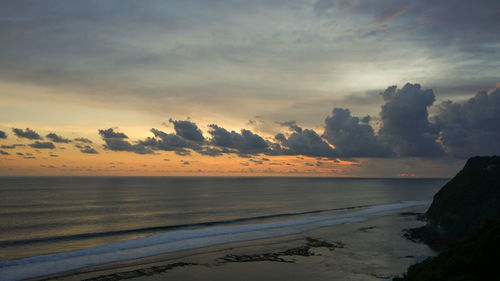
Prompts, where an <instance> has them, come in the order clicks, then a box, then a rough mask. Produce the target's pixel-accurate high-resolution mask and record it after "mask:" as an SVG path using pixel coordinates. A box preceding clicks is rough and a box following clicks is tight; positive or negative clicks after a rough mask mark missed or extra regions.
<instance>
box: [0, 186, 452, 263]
mask: <svg viewBox="0 0 500 281" xmlns="http://www.w3.org/2000/svg"><path fill="white" fill-rule="evenodd" d="M445 182H446V180H444V179H340V178H158V177H151V178H148V177H3V178H0V198H2V200H1V202H0V214H1V216H0V248H2V251H0V260H4V261H5V260H14V259H20V258H26V257H31V256H37V255H42V254H50V253H57V252H63V251H71V250H78V249H84V248H89V247H93V246H97V245H103V244H108V243H112V242H118V241H123V240H129V239H134V238H138V237H145V236H150V235H152V234H155V233H163V232H169V231H175V230H182V229H198V228H206V227H211V226H231V225H242V224H258V223H265V222H277V221H285V220H297V219H303V218H310V217H316V216H331V215H335V214H341V213H346V212H353V211H358V210H361V209H364V208H367V207H369V206H376V205H383V204H391V203H396V202H401V201H406V200H412V201H414V200H416V201H420V200H431V199H432V196H433V195H434V193H435V192H436V191H437V190H438V189H439V188H440V187H441V186H442V185H444V183H445Z"/></svg>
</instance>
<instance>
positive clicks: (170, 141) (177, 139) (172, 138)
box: [140, 128, 202, 155]
mask: <svg viewBox="0 0 500 281" xmlns="http://www.w3.org/2000/svg"><path fill="white" fill-rule="evenodd" d="M151 132H152V133H153V135H154V138H147V139H146V140H144V141H141V142H140V143H141V144H142V145H144V146H146V147H150V148H151V149H153V150H164V151H174V152H175V153H177V154H178V155H189V154H190V151H189V150H188V149H192V150H196V151H199V150H202V147H201V146H200V144H199V143H198V142H195V141H191V140H189V139H185V138H183V137H181V136H178V135H176V134H169V133H165V132H163V131H161V130H158V129H155V128H152V129H151Z"/></svg>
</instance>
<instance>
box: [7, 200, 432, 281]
mask: <svg viewBox="0 0 500 281" xmlns="http://www.w3.org/2000/svg"><path fill="white" fill-rule="evenodd" d="M429 204H430V201H405V202H400V203H395V204H387V205H377V206H369V208H367V209H364V210H361V211H357V212H352V213H346V214H340V215H334V216H319V217H309V218H304V219H295V220H285V221H276V222H267V223H254V224H238V225H224V224H234V223H241V222H248V221H252V220H257V219H268V218H274V217H287V216H296V215H307V214H315V213H322V212H326V211H332V210H339V209H330V210H317V211H309V212H303V213H286V214H280V215H270V216H260V217H252V218H243V219H235V220H228V221H218V222H210V223H200V224H185V225H175V226H164V227H162V228H160V229H157V228H144V229H132V230H123V231H124V232H125V233H130V231H152V230H154V231H157V230H158V231H161V230H171V231H169V232H165V233H160V234H155V235H151V236H148V237H142V238H137V239H132V240H126V241H121V242H116V243H110V244H106V245H101V246H96V247H93V248H87V249H82V250H76V251H69V252H62V253H56V254H49V255H41V256H35V257H30V258H24V259H19V260H12V261H4V262H0V276H2V280H5V281H15V280H24V279H28V278H35V277H40V276H44V275H49V274H56V273H61V272H65V271H70V270H74V269H78V268H83V267H89V266H95V265H100V264H105V263H111V262H118V261H124V260H131V259H138V258H144V257H148V256H153V255H158V254H165V253H171V252H176V251H182V250H191V249H197V248H203V247H207V246H213V245H219V244H227V243H234V242H242V241H251V240H258V239H265V238H272V237H280V236H286V235H291V234H298V233H302V232H305V231H309V230H313V229H316V228H319V227H323V226H333V225H339V224H345V223H353V222H359V221H363V220H365V219H366V218H367V217H369V216H371V215H374V214H378V213H382V212H388V211H394V210H398V209H403V208H408V207H412V206H421V205H429ZM349 208H351V209H355V208H362V206H356V207H349ZM342 209H346V208H341V209H340V210H342ZM206 226H209V227H206ZM173 227H174V228H173ZM186 227H204V228H196V229H179V228H186ZM145 229H147V230H145ZM175 229H179V230H175ZM127 231H129V232H127ZM105 233H113V235H115V234H117V233H120V231H118V232H117V231H113V232H105ZM81 235H82V234H79V235H78V236H81ZM91 235H101V236H102V235H103V234H102V233H100V234H98V233H94V234H91ZM105 235H106V234H105ZM87 237H94V236H87ZM53 238H54V237H52V238H51V239H53ZM57 239H59V238H57ZM61 239H62V238H61ZM44 241H47V240H44ZM28 243H29V242H28Z"/></svg>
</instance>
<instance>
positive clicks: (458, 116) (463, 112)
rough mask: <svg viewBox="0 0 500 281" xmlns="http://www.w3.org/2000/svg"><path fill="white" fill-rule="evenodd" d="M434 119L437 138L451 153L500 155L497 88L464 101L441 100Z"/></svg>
mask: <svg viewBox="0 0 500 281" xmlns="http://www.w3.org/2000/svg"><path fill="white" fill-rule="evenodd" d="M435 120H436V124H437V126H438V127H439V128H440V130H441V131H440V134H439V140H440V141H441V143H442V144H443V146H444V148H445V150H446V152H447V153H449V154H451V155H452V156H454V157H458V158H468V157H470V156H474V155H491V154H497V155H498V154H500V87H497V88H495V89H493V90H491V91H489V92H487V91H479V92H477V93H476V95H475V96H474V97H473V98H471V99H469V100H468V101H466V102H464V103H453V102H451V101H447V102H443V103H442V104H441V105H440V106H439V110H438V112H437V114H436V116H435Z"/></svg>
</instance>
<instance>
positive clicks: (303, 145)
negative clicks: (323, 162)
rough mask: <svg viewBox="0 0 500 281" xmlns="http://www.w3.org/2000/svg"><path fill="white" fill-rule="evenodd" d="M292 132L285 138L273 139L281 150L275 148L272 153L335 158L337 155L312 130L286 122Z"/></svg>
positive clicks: (277, 137) (276, 137)
mask: <svg viewBox="0 0 500 281" xmlns="http://www.w3.org/2000/svg"><path fill="white" fill-rule="evenodd" d="M284 124H285V125H288V127H289V128H290V130H292V131H293V132H292V133H291V134H290V135H289V136H288V137H286V136H285V135H284V134H281V133H280V134H277V135H276V136H275V139H276V140H277V141H278V142H279V143H280V144H281V146H282V147H283V148H281V150H278V149H277V148H275V149H274V150H273V152H274V153H276V152H279V153H278V154H285V155H305V156H313V157H337V156H338V153H337V152H336V151H334V150H333V148H332V147H331V146H330V145H329V144H328V143H327V142H326V141H324V140H323V139H322V138H321V137H320V136H319V135H318V134H317V133H316V132H315V131H314V130H311V129H302V128H301V127H299V126H297V124H296V123H295V122H293V121H292V122H286V123H284Z"/></svg>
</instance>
